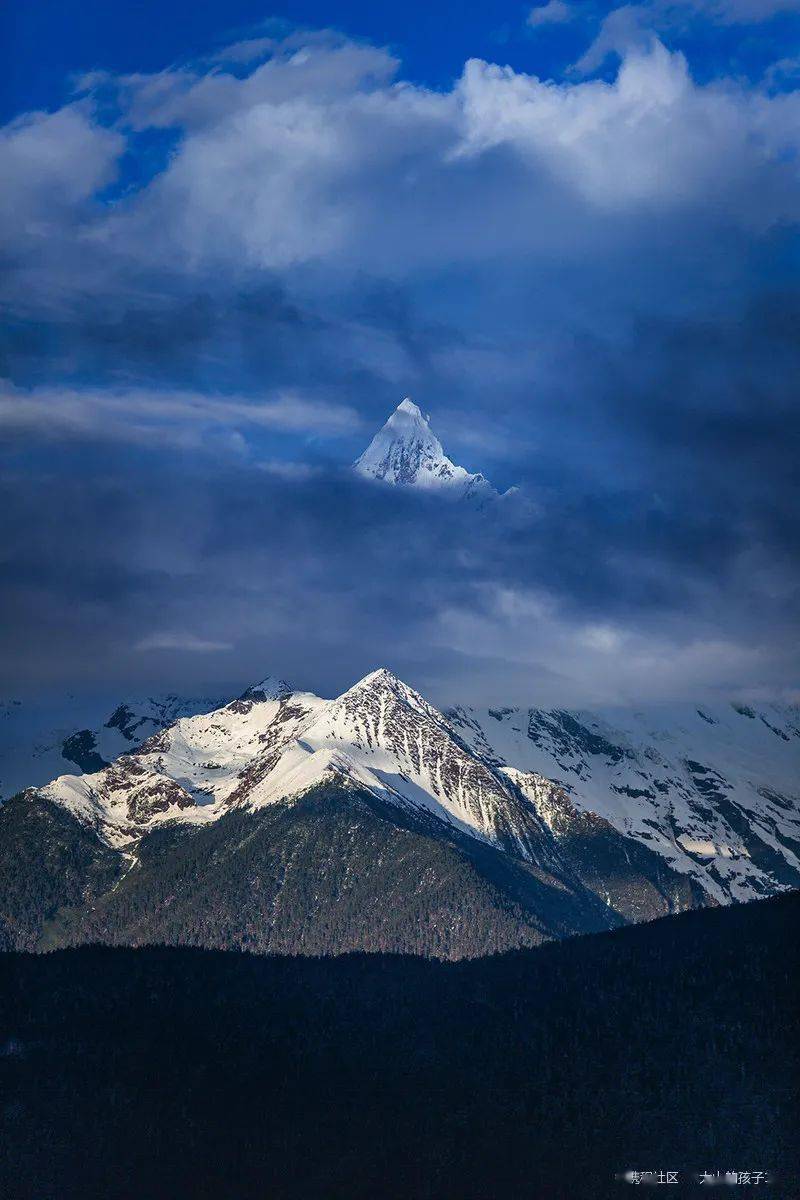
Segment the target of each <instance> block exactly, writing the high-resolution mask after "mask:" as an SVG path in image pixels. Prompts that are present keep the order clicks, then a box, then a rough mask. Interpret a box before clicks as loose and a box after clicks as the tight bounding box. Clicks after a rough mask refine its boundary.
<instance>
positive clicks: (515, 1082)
mask: <svg viewBox="0 0 800 1200" xmlns="http://www.w3.org/2000/svg"><path fill="white" fill-rule="evenodd" d="M798 918H800V894H798V893H790V894H787V895H784V896H780V897H777V898H774V899H771V900H766V901H760V902H756V903H752V904H748V905H742V906H735V907H733V908H722V909H707V910H704V911H698V912H691V913H686V914H683V915H679V916H673V917H668V918H665V919H662V920H659V921H656V922H653V923H651V924H647V925H642V926H638V927H634V928H626V929H623V930H618V931H614V932H607V933H599V934H594V935H590V936H586V937H579V938H573V939H569V940H567V941H565V942H561V943H554V944H550V945H546V946H543V947H539V948H534V949H528V950H520V951H517V952H514V953H509V954H505V955H499V956H494V957H488V958H483V959H477V960H473V961H464V962H457V963H446V962H440V961H435V960H430V959H428V960H425V959H421V958H414V957H407V956H399V955H378V954H375V955H366V954H352V955H346V956H341V957H337V958H331V957H329V958H302V957H256V956H251V955H249V954H244V953H237V952H222V951H212V950H203V949H194V948H190V947H158V946H153V947H143V948H136V949H134V948H122V947H118V948H114V947H99V946H86V947H80V948H75V949H67V950H59V951H56V952H53V953H49V954H44V955H41V954H39V955H34V954H24V953H6V954H4V955H2V956H1V957H0V1004H1V1006H2V1007H1V1009H0V1047H1V1048H2V1058H1V1059H0V1093H1V1094H2V1138H1V1140H0V1146H1V1150H0V1153H1V1154H2V1164H1V1165H0V1195H2V1196H3V1198H4V1200H6V1198H7V1200H93V1198H94V1197H97V1198H102V1200H160V1198H161V1197H164V1198H167V1197H169V1198H171V1200H184V1198H186V1200H190V1198H191V1200H227V1198H230V1200H249V1198H251V1197H252V1198H254V1200H255V1198H264V1200H267V1198H268V1200H317V1198H318V1200H338V1198H341V1200H362V1198H363V1200H367V1198H369V1200H373V1198H379V1197H380V1198H387V1200H393V1198H397V1200H401V1198H402V1200H451V1198H452V1200H516V1198H517V1197H520V1198H522V1197H525V1198H530V1200H604V1198H605V1197H614V1196H626V1195H629V1194H631V1193H632V1187H631V1185H630V1184H629V1183H627V1182H624V1181H623V1180H621V1179H618V1178H615V1176H616V1175H617V1174H619V1173H622V1172H625V1171H627V1170H638V1171H649V1170H652V1171H658V1170H664V1171H666V1170H667V1169H669V1170H677V1171H678V1172H679V1175H680V1180H681V1182H680V1183H679V1184H678V1185H677V1186H673V1187H672V1188H671V1189H667V1188H665V1189H664V1191H665V1193H666V1194H667V1195H695V1194H696V1195H698V1196H699V1195H702V1194H707V1193H708V1192H709V1188H708V1187H705V1186H703V1185H699V1184H696V1183H694V1182H692V1174H693V1173H695V1172H697V1173H699V1172H703V1171H706V1172H711V1173H713V1172H715V1171H717V1170H719V1171H723V1172H724V1171H729V1170H738V1171H767V1172H769V1173H770V1175H771V1177H772V1181H771V1182H770V1183H769V1184H767V1185H765V1186H763V1187H761V1188H760V1189H758V1190H757V1191H756V1189H755V1188H750V1187H742V1188H739V1189H737V1192H736V1194H739V1193H741V1194H742V1195H750V1194H753V1192H755V1194H756V1195H761V1194H763V1195H766V1196H768V1197H771V1198H772V1200H796V1197H798V1196H800V1172H799V1168H800V1162H799V1161H798V1160H799V1159H800V1154H799V1150H798V1135H797V1130H798V1116H799V1115H800V1114H799V1113H798V1103H797V1095H798V1083H799V1082H800V1069H799V1068H800V1062H799V1061H798V1060H799V1058H800V1055H799V1054H798V1051H799V1050H800V1045H799V1044H798V1042H799V1039H798V1036H797V1034H798V1003H797V1002H798V995H799V993H798V986H797V985H798V979H799V977H800V972H798V958H799V957H800V950H799V948H798V938H797V936H796V932H797V929H798ZM725 1192H726V1193H728V1189H727V1188H726V1189H725ZM650 1194H652V1190H651V1191H650ZM711 1194H712V1195H714V1194H717V1195H719V1194H720V1193H719V1192H713V1191H712V1192H711ZM730 1194H733V1192H731V1193H730Z"/></svg>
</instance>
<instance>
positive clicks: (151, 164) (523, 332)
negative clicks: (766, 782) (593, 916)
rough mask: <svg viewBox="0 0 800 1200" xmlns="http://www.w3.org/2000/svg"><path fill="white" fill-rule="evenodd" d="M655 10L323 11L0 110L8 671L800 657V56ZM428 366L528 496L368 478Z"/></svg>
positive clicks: (442, 411) (449, 669) (484, 455)
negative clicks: (465, 38) (536, 43)
mask: <svg viewBox="0 0 800 1200" xmlns="http://www.w3.org/2000/svg"><path fill="white" fill-rule="evenodd" d="M651 7H652V6H651ZM668 7H669V6H665V7H664V8H663V12H664V13H666V12H667V8H668ZM695 7H696V8H698V10H699V8H700V7H701V6H700V5H696V6H695ZM706 7H708V6H706ZM786 7H787V6H786V5H783V8H786ZM635 8H636V11H634V7H633V6H628V7H627V8H625V9H618V10H617V11H616V12H615V13H614V14H612V17H614V18H616V24H615V23H614V22H613V21H611V18H609V20H608V21H607V22H606V23H605V25H604V26H603V28H602V29H601V31H600V33H599V34H598V35H597V37H596V39H595V41H594V43H593V45H592V46H591V47H590V48H589V49H588V50H587V53H586V54H585V55H584V58H583V60H582V62H581V64H580V68H581V71H582V72H583V76H581V75H578V74H575V73H573V74H570V75H568V76H567V77H565V78H562V79H556V80H552V79H542V78H537V77H535V76H533V75H528V74H524V73H521V72H520V71H516V70H513V69H512V68H510V67H507V66H503V65H502V64H493V63H488V62H484V61H481V60H477V59H473V60H469V61H468V62H466V63H465V65H464V68H463V71H462V73H461V75H460V77H459V78H458V79H457V80H456V81H455V82H454V83H453V85H452V87H449V88H448V89H445V90H434V89H431V88H426V87H423V86H421V85H419V84H414V83H411V82H409V81H407V80H404V78H403V74H402V67H401V64H400V63H399V62H398V60H397V59H396V58H395V57H394V56H393V55H391V54H390V53H388V52H387V51H385V50H383V49H381V48H379V47H375V46H371V45H368V44H364V43H357V42H354V41H351V40H347V39H345V38H342V37H339V36H337V35H335V34H332V33H328V32H321V33H314V34H310V33H300V32H296V33H292V34H289V35H288V36H285V37H283V38H280V39H276V38H274V37H270V38H265V37H261V36H259V37H253V38H252V39H250V40H248V41H244V42H242V41H239V42H238V43H236V44H235V45H234V46H232V47H230V48H229V49H228V50H227V51H224V52H222V53H220V54H218V55H216V56H215V57H214V59H213V60H212V59H208V60H204V61H202V62H200V61H198V62H190V63H185V64H180V65H177V66H175V67H172V68H169V69H165V70H164V71H161V72H159V73H157V74H148V75H145V74H140V75H128V76H123V77H120V76H113V75H110V74H108V73H103V72H99V71H98V72H94V73H93V74H92V75H91V76H89V77H85V78H83V79H82V80H80V81H79V84H78V86H77V90H76V92H75V94H74V95H73V96H71V97H69V99H68V101H67V102H66V103H65V105H64V106H63V107H62V108H61V109H59V110H57V111H55V112H50V113H29V114H24V115H22V116H20V117H18V118H17V119H16V120H14V121H13V122H12V123H11V124H10V125H9V126H7V127H6V128H5V129H4V130H2V132H1V133H0V170H2V172H3V174H4V177H5V178H7V179H8V180H9V181H10V186H9V188H8V190H7V192H6V196H5V197H4V200H3V204H2V207H0V247H1V248H2V253H3V257H4V264H5V268H6V269H5V270H4V272H3V277H2V283H0V301H1V302H2V304H3V309H4V315H5V321H4V332H3V338H2V344H1V345H0V352H1V353H2V358H0V374H2V376H3V377H4V378H5V380H6V382H5V384H4V386H3V388H2V390H1V391H0V428H2V430H3V433H4V443H5V447H6V448H5V450H4V452H3V453H4V466H5V471H4V478H3V483H2V488H3V497H2V499H3V509H2V511H3V518H2V519H3V523H4V548H5V549H4V555H3V564H2V565H3V571H4V576H5V580H4V595H5V597H6V600H5V604H6V608H5V612H4V614H3V617H4V619H3V622H2V626H3V629H4V631H5V633H4V637H5V639H6V645H5V646H4V657H5V661H6V664H7V666H6V670H7V680H6V684H5V686H6V689H8V688H9V687H16V686H17V685H18V684H19V685H21V686H28V687H31V688H34V687H36V688H40V687H55V686H62V685H64V684H66V683H70V684H76V685H77V684H79V683H80V682H81V680H83V681H84V682H86V684H87V686H88V684H89V683H91V684H92V685H95V684H96V683H97V682H98V681H102V680H108V679H110V678H111V677H112V676H113V677H115V678H119V679H120V681H123V682H124V681H127V680H136V681H138V682H141V683H143V684H144V683H146V684H147V685H148V686H150V685H151V684H152V685H153V686H156V685H157V684H158V683H159V682H160V681H162V680H163V683H164V684H165V685H169V686H178V685H180V684H181V683H182V682H183V681H187V682H191V681H192V680H196V679H200V678H201V676H200V675H199V674H198V672H201V671H205V672H208V671H209V670H211V669H212V668H211V665H210V664H211V660H213V663H214V666H213V670H214V671H217V672H218V677H219V678H222V677H223V675H224V677H225V678H230V679H236V680H239V679H242V680H246V678H247V676H248V675H249V674H255V675H258V674H264V673H265V671H266V670H277V671H279V672H280V673H287V674H289V675H290V676H293V677H295V678H297V677H298V675H299V676H300V678H299V679H298V682H300V683H304V684H307V685H308V686H314V687H318V688H320V689H321V690H325V688H328V689H330V690H334V689H336V688H340V687H341V686H343V685H344V684H346V683H347V682H348V680H350V679H352V678H355V677H356V675H358V674H359V673H360V672H363V671H366V670H368V669H370V668H371V667H373V666H374V665H376V663H380V662H385V661H387V660H388V661H389V665H391V666H393V667H394V668H395V669H397V670H398V671H400V672H401V673H403V674H405V675H407V676H409V677H410V678H411V679H412V681H415V682H418V683H420V684H421V685H423V686H425V687H427V688H430V689H431V690H432V691H433V692H434V693H435V694H436V695H437V696H438V697H440V698H442V699H446V698H447V697H448V695H449V694H450V693H452V692H453V691H456V690H458V691H460V692H463V691H464V690H466V691H467V692H469V693H470V694H473V695H475V696H476V698H477V697H490V698H491V699H492V700H500V699H502V697H503V695H506V696H510V695H512V694H513V696H514V697H515V698H517V699H526V698H529V699H531V700H533V699H536V700H539V701H541V702H547V701H548V700H550V701H552V702H553V703H557V702H558V703H561V702H570V703H581V702H584V701H586V702H588V701H596V700H602V699H606V700H608V699H635V698H636V697H637V696H643V695H644V694H647V695H649V696H652V695H663V696H673V695H679V694H681V695H683V694H698V693H700V692H702V691H704V690H714V689H741V688H743V687H759V688H769V689H778V690H780V689H782V688H786V687H789V686H791V685H792V683H793V682H794V681H796V675H797V657H796V645H797V637H796V635H797V620H796V613H797V597H798V582H799V579H798V569H797V560H796V546H797V545H798V534H800V530H798V521H797V513H798V511H799V510H798V504H797V500H798V497H797V490H796V489H797V485H796V479H795V475H796V472H795V463H796V458H797V447H798V441H800V439H799V438H798V417H797V403H796V397H795V387H796V385H795V380H796V379H797V377H798V366H800V362H798V358H800V350H798V346H800V342H798V339H797V331H798V315H800V296H798V288H797V279H796V271H795V270H794V267H793V265H794V264H795V263H796V247H797V222H798V217H799V216H800V178H799V177H798V171H797V162H798V151H800V120H799V119H798V118H800V93H798V92H796V91H795V90H792V88H791V80H789V82H788V83H787V84H786V86H784V87H783V88H782V89H778V90H776V89H775V87H772V86H770V87H767V86H766V84H765V85H764V86H762V85H761V84H752V83H748V82H743V81H742V80H741V79H738V78H734V77H730V78H716V79H714V80H712V81H710V82H704V83H700V82H698V81H697V79H696V78H695V77H694V76H693V73H692V70H691V67H690V64H689V63H688V62H687V60H686V58H685V57H684V56H683V55H682V54H680V53H678V52H675V51H672V50H670V49H669V48H668V46H667V45H665V44H664V43H663V42H662V41H660V40H658V37H657V36H656V35H655V33H654V25H653V21H652V20H649V19H648V21H645V20H644V16H643V14H644V7H643V6H635ZM773 8H774V11H775V12H776V13H777V12H779V11H781V6H780V5H774V6H773ZM566 10H567V6H566V5H554V4H553V3H551V4H549V5H547V6H543V7H540V8H538V9H535V10H533V11H534V14H537V13H538V14H539V17H538V18H536V19H535V20H533V21H532V22H531V23H532V24H534V25H547V24H548V23H553V22H561V21H566V20H567V18H568V17H569V16H570V15H571V14H570V12H568V11H566ZM653 11H654V10H653ZM762 13H763V10H762ZM650 15H651V16H652V12H651V13H650ZM713 15H714V16H715V18H716V19H717V20H719V21H729V22H737V21H741V22H745V21H748V20H750V19H751V18H750V17H749V16H748V8H747V4H746V0H741V2H739V3H734V2H733V0H730V2H726V3H725V4H722V3H720V4H717V5H716V8H715V9H714V14H713ZM753 19H754V18H753ZM665 21H666V18H665V17H663V15H662V19H661V26H663V25H664V24H665ZM624 22H628V24H627V25H626V26H624V27H623V23H624ZM610 52H613V53H615V54H617V55H618V56H621V58H620V61H619V65H618V67H617V68H616V69H615V72H614V74H613V75H612V76H610V77H605V76H604V77H593V74H594V71H595V69H596V68H597V67H599V65H600V64H601V62H602V61H604V60H605V59H606V58H607V55H608V53H610ZM587 75H588V77H586V76H587ZM407 393H411V394H412V395H414V396H415V398H417V399H418V400H419V402H420V403H422V404H423V406H424V407H425V408H426V409H430V410H431V411H432V413H433V414H434V418H435V424H436V427H437V432H439V433H440V434H441V436H442V438H443V440H444V442H445V445H446V448H447V449H448V451H449V452H450V453H451V455H452V456H453V457H455V458H456V459H458V460H459V461H463V462H464V463H465V465H467V466H468V467H470V469H473V470H474V469H480V470H483V471H484V472H485V473H486V474H487V475H489V476H490V477H491V478H492V479H494V480H496V481H497V482H498V484H500V485H502V486H508V485H509V484H512V483H520V484H522V485H523V487H524V488H525V489H526V490H527V493H528V495H529V497H530V498H531V505H530V508H529V510H527V511H528V515H527V516H526V517H525V519H517V520H512V521H506V522H504V523H498V522H497V521H496V520H490V519H480V520H477V521H476V520H475V519H473V517H472V516H470V515H468V514H459V513H453V512H451V511H449V510H448V511H446V512H445V511H442V510H441V509H436V508H435V507H433V506H431V505H430V504H421V503H420V502H419V501H417V500H415V499H414V498H413V497H409V496H406V495H403V494H397V493H393V494H383V493H381V492H376V490H375V489H366V490H365V489H364V488H363V486H361V485H359V484H358V482H357V481H355V480H353V479H351V478H350V477H349V475H348V473H347V471H346V469H345V468H346V464H347V463H348V462H349V461H350V460H352V458H354V457H355V455H356V454H357V453H358V452H359V451H360V449H362V448H363V444H364V443H365V442H366V441H367V440H368V438H369V436H371V433H372V432H373V430H374V428H375V427H377V425H378V424H380V423H381V422H382V421H383V420H384V419H385V417H386V415H387V414H388V412H389V411H390V410H391V409H392V408H393V407H394V405H395V404H396V403H397V402H398V401H399V400H400V399H401V398H402V396H403V395H405V394H407ZM154 630H156V632H155V633H154V632H153V631H154ZM159 631H166V632H159ZM198 651H201V652H198ZM256 664H260V665H256ZM202 678H203V679H204V680H205V679H206V678H207V675H205V676H203V677H202Z"/></svg>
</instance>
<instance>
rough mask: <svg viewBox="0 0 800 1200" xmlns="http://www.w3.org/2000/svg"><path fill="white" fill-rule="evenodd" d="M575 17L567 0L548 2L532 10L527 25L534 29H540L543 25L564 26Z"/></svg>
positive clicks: (548, 0)
mask: <svg viewBox="0 0 800 1200" xmlns="http://www.w3.org/2000/svg"><path fill="white" fill-rule="evenodd" d="M574 15H575V13H574V10H573V8H572V6H571V5H570V4H567V3H566V2H565V0H547V3H546V4H539V5H536V7H535V8H532V9H531V11H530V12H529V13H528V20H527V24H528V25H529V26H530V27H531V28H532V29H539V28H540V27H541V26H542V25H563V24H565V23H566V22H567V21H571V20H572V19H573V17H574Z"/></svg>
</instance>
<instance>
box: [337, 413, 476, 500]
mask: <svg viewBox="0 0 800 1200" xmlns="http://www.w3.org/2000/svg"><path fill="white" fill-rule="evenodd" d="M353 468H354V470H356V471H357V472H358V473H359V474H360V475H363V476H365V477H366V478H368V479H376V480H379V481H380V482H382V483H390V484H399V485H402V486H405V487H416V488H424V489H426V490H428V491H437V492H439V493H440V494H442V495H446V496H452V497H455V498H458V499H467V498H472V497H475V498H478V499H481V500H487V499H489V498H490V497H494V496H496V494H497V493H496V492H495V490H494V488H493V487H492V485H491V484H490V483H489V481H488V480H487V479H486V478H485V477H484V476H483V475H481V474H480V473H476V474H472V473H471V472H469V471H467V470H466V469H465V468H464V467H460V466H458V465H457V464H456V463H454V462H453V461H452V460H451V459H450V458H448V457H447V455H446V454H445V452H444V447H443V446H442V443H441V442H440V441H439V439H438V438H437V436H436V434H435V433H434V432H433V430H432V429H431V427H430V418H429V417H427V416H425V415H424V414H423V412H422V410H421V409H420V408H419V406H418V405H416V404H415V403H414V402H413V400H411V399H410V398H409V397H408V396H407V397H406V398H405V399H404V400H402V401H401V402H400V404H398V406H397V408H396V409H395V411H394V412H393V413H392V414H391V416H390V417H389V419H388V421H387V422H386V424H385V425H384V426H383V428H382V429H380V430H379V431H378V432H377V433H376V434H375V437H374V438H373V439H372V441H371V442H370V444H369V445H368V446H367V448H366V450H365V451H364V453H363V454H362V455H361V456H360V457H359V458H357V459H356V461H355V462H354V464H353Z"/></svg>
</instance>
